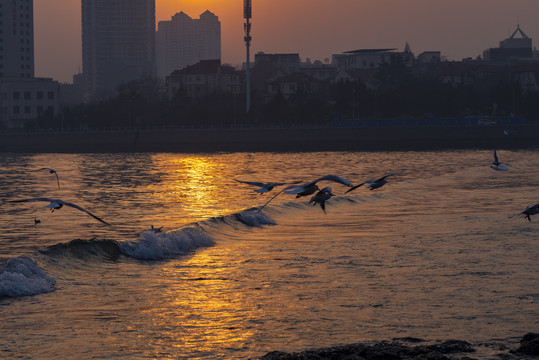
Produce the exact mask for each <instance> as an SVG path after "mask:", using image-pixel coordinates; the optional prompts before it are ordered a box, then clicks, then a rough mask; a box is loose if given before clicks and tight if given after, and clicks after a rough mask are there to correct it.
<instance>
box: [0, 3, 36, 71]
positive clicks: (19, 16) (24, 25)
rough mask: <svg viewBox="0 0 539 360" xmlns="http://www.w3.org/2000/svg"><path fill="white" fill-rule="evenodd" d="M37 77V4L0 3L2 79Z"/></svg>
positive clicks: (0, 68) (0, 64) (0, 65)
mask: <svg viewBox="0 0 539 360" xmlns="http://www.w3.org/2000/svg"><path fill="white" fill-rule="evenodd" d="M7 77H9V78H33V77H34V5H33V0H0V78H7Z"/></svg>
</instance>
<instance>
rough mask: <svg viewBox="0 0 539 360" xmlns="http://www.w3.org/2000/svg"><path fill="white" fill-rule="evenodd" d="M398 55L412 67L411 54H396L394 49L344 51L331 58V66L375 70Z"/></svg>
mask: <svg viewBox="0 0 539 360" xmlns="http://www.w3.org/2000/svg"><path fill="white" fill-rule="evenodd" d="M395 55H400V56H401V57H402V59H403V60H404V61H405V62H406V65H407V66H412V65H413V58H414V56H413V54H412V53H411V52H396V51H395V49H360V50H352V51H345V52H344V53H342V54H334V55H333V56H332V64H334V65H335V66H336V67H337V68H339V69H345V70H350V69H355V70H357V69H377V68H379V67H380V65H381V64H383V63H389V62H390V60H391V56H395Z"/></svg>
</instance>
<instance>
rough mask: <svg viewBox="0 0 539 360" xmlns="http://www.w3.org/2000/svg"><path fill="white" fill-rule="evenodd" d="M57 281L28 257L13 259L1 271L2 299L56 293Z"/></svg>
mask: <svg viewBox="0 0 539 360" xmlns="http://www.w3.org/2000/svg"><path fill="white" fill-rule="evenodd" d="M55 283H56V280H54V279H53V278H51V277H49V276H48V275H47V274H46V273H45V271H43V270H42V269H41V268H40V267H39V265H38V264H37V262H36V261H35V260H34V259H32V258H30V257H27V256H21V257H16V258H11V259H9V260H8V262H7V264H6V266H5V267H4V268H2V269H0V297H18V296H29V295H36V294H41V293H47V292H51V291H54V285H55Z"/></svg>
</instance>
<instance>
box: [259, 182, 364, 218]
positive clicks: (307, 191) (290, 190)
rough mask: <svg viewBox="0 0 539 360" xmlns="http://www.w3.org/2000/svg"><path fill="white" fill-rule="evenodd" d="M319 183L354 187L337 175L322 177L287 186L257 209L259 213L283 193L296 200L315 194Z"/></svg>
mask: <svg viewBox="0 0 539 360" xmlns="http://www.w3.org/2000/svg"><path fill="white" fill-rule="evenodd" d="M319 181H333V182H337V183H340V184H343V185H346V186H354V185H353V184H352V183H351V182H350V181H348V180H346V179H344V178H342V177H340V176H337V175H326V176H322V177H321V178H319V179H316V180H314V181H311V182H309V183H306V184H303V185H288V186H287V187H285V188H283V189H281V191H279V192H278V193H277V194H275V195H273V197H272V198H271V199H269V200H268V201H267V202H266V203H265V204H264V205H262V206H261V207H260V208H259V209H258V211H261V210H262V209H263V208H264V207H265V206H266V205H268V204H269V203H270V202H271V201H272V200H273V199H275V198H276V197H277V196H279V195H280V194H281V193H283V192H284V193H286V194H294V195H296V198H299V197H302V196H308V195H312V194H314V193H315V192H316V190H318V185H316V183H317V182H319Z"/></svg>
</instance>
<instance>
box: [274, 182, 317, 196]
mask: <svg viewBox="0 0 539 360" xmlns="http://www.w3.org/2000/svg"><path fill="white" fill-rule="evenodd" d="M311 184H312V183H309V184H306V185H311ZM283 191H284V192H285V193H286V194H299V193H300V192H302V191H305V185H289V186H287V187H285V188H284V189H282V190H281V191H280V192H283Z"/></svg>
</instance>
